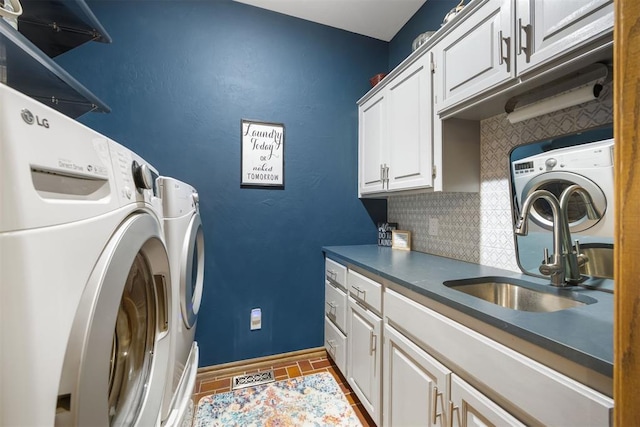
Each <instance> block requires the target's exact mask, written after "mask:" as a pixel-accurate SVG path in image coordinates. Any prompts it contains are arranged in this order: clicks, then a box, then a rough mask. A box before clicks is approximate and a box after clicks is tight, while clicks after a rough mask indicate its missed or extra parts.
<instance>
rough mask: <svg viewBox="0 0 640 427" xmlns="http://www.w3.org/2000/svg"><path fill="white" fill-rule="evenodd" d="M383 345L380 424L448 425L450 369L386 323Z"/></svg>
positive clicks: (441, 426) (400, 425) (439, 426)
mask: <svg viewBox="0 0 640 427" xmlns="http://www.w3.org/2000/svg"><path fill="white" fill-rule="evenodd" d="M384 344H385V350H384V369H383V372H384V374H383V379H382V383H383V385H384V387H383V394H382V395H383V405H382V407H383V408H384V411H383V425H385V426H398V427H402V426H407V427H410V426H437V427H444V426H447V425H448V424H447V422H446V416H447V413H446V411H447V408H448V407H449V405H448V401H449V381H450V377H451V371H450V370H449V369H447V367H446V366H444V365H443V364H441V363H440V362H438V361H437V360H436V359H434V358H433V357H431V356H430V355H429V354H427V353H426V352H425V351H424V350H422V349H421V348H420V347H418V346H417V345H415V344H414V343H413V342H411V340H409V339H408V338H407V337H405V336H404V335H402V334H401V333H400V332H398V331H397V330H396V329H394V328H393V327H392V326H390V325H388V324H385V327H384Z"/></svg>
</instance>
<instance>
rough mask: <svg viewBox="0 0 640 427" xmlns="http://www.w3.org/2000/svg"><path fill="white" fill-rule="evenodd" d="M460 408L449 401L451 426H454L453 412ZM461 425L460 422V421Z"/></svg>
mask: <svg viewBox="0 0 640 427" xmlns="http://www.w3.org/2000/svg"><path fill="white" fill-rule="evenodd" d="M457 410H458V407H457V406H456V405H454V404H453V402H452V401H449V427H453V413H454V412H455V411H457ZM458 425H460V423H458Z"/></svg>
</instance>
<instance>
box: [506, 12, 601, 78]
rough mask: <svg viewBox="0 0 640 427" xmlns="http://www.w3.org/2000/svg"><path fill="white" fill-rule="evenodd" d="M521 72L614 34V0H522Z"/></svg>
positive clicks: (519, 18)
mask: <svg viewBox="0 0 640 427" xmlns="http://www.w3.org/2000/svg"><path fill="white" fill-rule="evenodd" d="M516 32H517V37H516V38H517V39H518V40H517V43H518V46H517V49H516V58H517V65H516V68H517V71H518V74H523V73H524V72H526V71H527V70H530V69H533V68H535V67H537V66H538V65H541V64H544V63H546V62H547V61H549V60H553V59H555V58H558V57H561V56H562V55H565V54H566V53H569V52H570V51H572V50H573V49H575V48H577V47H580V46H581V45H584V44H586V43H590V42H592V41H594V40H596V39H598V38H601V37H612V33H613V0H571V1H564V0H563V1H558V0H518V3H517V6H516Z"/></svg>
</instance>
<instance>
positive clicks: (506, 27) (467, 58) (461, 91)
mask: <svg viewBox="0 0 640 427" xmlns="http://www.w3.org/2000/svg"><path fill="white" fill-rule="evenodd" d="M478 6H479V7H478ZM512 14H513V5H512V0H485V1H481V2H479V3H477V4H476V7H475V9H474V11H473V13H470V14H469V15H467V17H466V19H464V20H463V21H462V22H461V23H460V25H458V26H457V27H455V28H454V29H453V30H452V31H451V32H450V33H449V34H447V35H446V36H445V37H444V38H443V39H442V40H441V41H440V42H439V43H437V44H436V46H435V47H434V56H435V68H436V70H435V72H436V74H437V78H436V92H435V98H434V101H435V104H436V105H437V107H438V108H437V109H438V111H439V110H441V109H443V108H446V107H448V106H450V105H454V104H457V103H459V102H461V101H464V100H466V99H467V98H469V97H470V96H472V95H475V94H476V93H480V92H482V91H484V90H486V89H487V88H490V87H495V86H497V85H499V84H501V83H504V82H507V81H509V80H512V79H513V77H514V76H515V70H514V67H513V66H512V65H511V60H510V58H512V57H513V55H512V51H513V43H512V40H513V37H512V28H513V26H512V22H513V21H512Z"/></svg>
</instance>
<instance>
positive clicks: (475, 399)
mask: <svg viewBox="0 0 640 427" xmlns="http://www.w3.org/2000/svg"><path fill="white" fill-rule="evenodd" d="M449 417H451V418H452V423H451V424H450V425H451V426H453V427H473V426H475V427H486V426H523V427H524V424H522V423H521V422H520V421H518V420H517V419H516V418H514V417H513V416H511V415H510V414H509V413H508V412H507V411H505V410H504V409H502V408H501V407H499V406H498V405H496V404H495V403H494V402H492V401H491V400H490V399H489V398H487V397H486V396H485V395H484V394H482V393H480V392H479V391H478V390H476V389H475V388H473V387H471V386H470V385H469V384H467V383H466V382H465V381H463V380H462V379H461V378H460V377H458V376H457V375H455V374H452V375H451V403H450V406H449Z"/></svg>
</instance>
